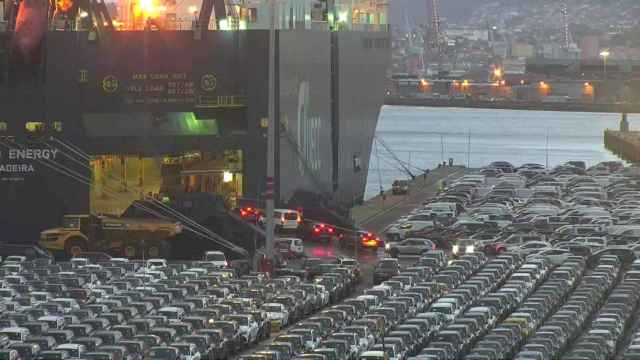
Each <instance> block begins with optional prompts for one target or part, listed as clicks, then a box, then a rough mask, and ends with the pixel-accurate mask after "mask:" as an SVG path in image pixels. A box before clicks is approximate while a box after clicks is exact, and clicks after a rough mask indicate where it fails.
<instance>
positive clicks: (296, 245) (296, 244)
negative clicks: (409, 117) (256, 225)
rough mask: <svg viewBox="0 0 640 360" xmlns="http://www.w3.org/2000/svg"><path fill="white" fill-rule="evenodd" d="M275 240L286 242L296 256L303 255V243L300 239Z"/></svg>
mask: <svg viewBox="0 0 640 360" xmlns="http://www.w3.org/2000/svg"><path fill="white" fill-rule="evenodd" d="M276 241H277V242H283V243H287V244H288V245H289V248H290V249H291V252H292V253H294V254H295V255H297V256H302V255H304V243H303V242H302V239H298V238H279V239H277V240H276Z"/></svg>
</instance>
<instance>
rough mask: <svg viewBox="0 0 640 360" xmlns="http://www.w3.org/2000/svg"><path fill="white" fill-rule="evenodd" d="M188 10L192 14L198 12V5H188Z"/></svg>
mask: <svg viewBox="0 0 640 360" xmlns="http://www.w3.org/2000/svg"><path fill="white" fill-rule="evenodd" d="M189 12H190V13H192V14H193V13H196V12H198V7H197V6H194V5H191V6H189Z"/></svg>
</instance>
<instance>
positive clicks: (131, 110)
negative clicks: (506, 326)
mask: <svg viewBox="0 0 640 360" xmlns="http://www.w3.org/2000/svg"><path fill="white" fill-rule="evenodd" d="M200 1H202V0H197V1H196V0H182V1H177V2H176V1H172V0H120V1H118V2H117V3H105V2H103V0H56V1H45V0H17V1H16V0H0V198H1V199H2V201H0V241H3V242H18V243H33V242H35V241H37V240H38V238H39V236H40V233H41V231H43V230H45V229H49V228H55V227H59V226H61V225H62V222H63V219H64V216H65V215H68V214H109V216H118V215H119V214H121V213H123V212H125V210H126V209H128V208H129V207H130V206H131V205H132V204H135V203H140V202H141V201H142V203H144V202H145V201H147V202H148V201H150V200H156V201H167V202H171V201H174V202H175V198H174V194H177V193H180V194H182V195H180V196H179V197H178V198H180V199H183V198H191V197H185V196H184V194H185V193H206V194H212V195H215V196H217V197H219V198H220V199H222V202H223V203H224V206H225V208H227V209H232V208H236V207H239V206H242V205H243V204H253V205H254V206H260V204H261V203H262V197H263V193H264V191H265V181H266V155H265V154H266V148H267V139H266V133H267V125H268V118H267V116H268V64H269V57H268V53H269V52H268V49H269V30H268V29H269V27H270V16H269V15H270V12H269V4H268V1H267V0H261V1H258V0H255V1H250V0H246V1H242V0H236V1H232V0H204V1H202V2H201V3H200ZM386 14H387V1H383V0H366V1H365V0H356V1H352V0H349V1H339V0H278V1H277V2H276V15H275V27H276V29H277V30H276V42H275V44H274V46H275V49H276V89H277V91H276V114H277V119H276V121H275V126H276V134H277V146H276V189H275V194H276V195H275V196H276V197H275V198H276V202H277V203H279V204H278V205H280V206H289V207H293V206H295V207H298V208H303V209H307V208H309V209H311V208H314V207H317V206H319V205H321V206H322V207H325V208H327V209H332V211H335V212H336V213H339V214H343V215H344V212H343V211H342V212H341V211H340V209H345V208H348V207H350V206H351V205H352V204H353V203H354V202H357V201H359V200H361V199H362V197H363V194H364V190H365V183H366V176H367V168H368V165H369V157H370V152H371V145H372V141H373V137H374V132H375V129H376V124H377V118H378V113H379V111H380V107H381V105H382V103H383V97H384V87H385V74H386V71H387V65H388V62H389V33H388V30H387V25H386V22H387V19H386ZM178 206H179V207H181V209H191V207H193V206H196V205H194V204H192V203H191V201H187V200H185V201H183V202H181V203H180V204H178ZM147 210H148V212H152V211H151V210H149V209H147ZM181 212H184V211H182V210H181ZM183 222H184V221H183ZM194 226H195V224H194ZM234 241H239V245H240V246H241V247H246V246H244V245H246V244H243V243H242V241H241V240H234ZM247 241H249V240H247Z"/></svg>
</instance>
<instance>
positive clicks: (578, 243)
mask: <svg viewBox="0 0 640 360" xmlns="http://www.w3.org/2000/svg"><path fill="white" fill-rule="evenodd" d="M498 165H500V167H504V168H505V169H504V170H503V169H499V168H495V167H494V166H493V165H492V166H489V167H488V168H487V169H484V170H483V171H481V172H480V174H473V175H466V176H463V177H462V178H460V179H458V180H456V181H454V182H452V183H451V184H450V185H449V186H447V187H446V189H445V190H444V191H443V192H441V193H439V194H438V195H437V196H436V197H434V198H433V199H430V200H428V201H426V202H425V203H424V204H422V205H421V206H420V207H418V208H417V209H415V210H414V211H412V212H411V214H409V215H408V216H406V217H403V218H401V219H399V220H398V221H397V222H396V223H394V224H392V225H391V226H390V227H389V228H387V229H386V231H385V233H384V235H385V240H386V241H387V244H388V248H391V249H394V248H398V249H399V251H394V254H390V255H393V256H395V255H403V253H407V254H408V253H411V252H412V251H413V252H414V253H420V252H422V251H427V250H426V248H427V247H428V246H430V245H431V244H435V245H436V247H438V248H443V249H447V250H449V251H451V254H452V255H453V256H454V257H455V258H457V257H461V256H464V255H465V254H466V253H473V252H477V251H483V252H485V253H488V254H492V255H495V254H502V253H512V252H513V253H517V254H519V256H522V257H525V258H526V260H527V262H537V261H543V262H544V263H545V264H547V265H546V267H547V269H546V270H545V271H543V272H542V273H541V274H542V275H543V276H542V277H536V278H535V279H530V278H527V277H523V276H522V274H519V273H518V272H519V271H518V272H516V273H514V274H512V276H514V278H513V279H511V278H509V280H508V281H507V283H505V284H504V285H503V287H504V290H503V289H502V287H501V288H500V289H499V290H498V291H496V292H495V294H493V293H492V294H490V295H491V296H485V298H483V299H476V300H475V301H472V302H470V303H465V305H464V306H465V309H467V311H469V310H470V309H471V308H473V307H478V306H481V305H482V306H487V307H489V308H491V309H492V310H493V311H494V313H495V317H496V319H497V327H495V328H492V326H491V325H489V326H488V327H482V328H480V329H479V330H478V331H477V332H471V333H469V334H470V335H469V337H468V338H465V337H463V340H462V342H461V343H460V344H459V346H447V345H445V346H442V348H435V349H432V348H431V346H430V347H429V348H426V349H423V351H422V353H421V354H419V355H418V356H417V357H416V358H418V359H449V358H456V357H459V358H469V359H483V360H484V359H504V358H514V357H518V358H520V359H549V358H559V357H562V358H564V357H568V358H571V359H576V360H577V359H582V360H584V359H598V360H599V359H604V358H610V357H613V356H615V355H616V354H615V350H616V347H619V346H621V345H622V344H624V343H625V342H626V340H627V337H628V335H629V331H628V327H627V326H631V325H630V324H629V322H630V321H631V319H632V318H633V313H634V312H635V311H636V305H637V296H636V295H633V296H627V297H626V300H625V305H624V306H622V305H619V304H618V302H619V301H621V298H622V296H620V295H619V294H621V293H629V292H630V291H632V289H634V288H635V286H636V284H635V281H636V280H635V279H638V278H640V273H637V272H636V270H635V269H634V267H633V266H634V265H631V264H632V261H633V260H634V259H635V258H636V257H637V256H636V254H637V253H640V251H639V250H640V245H638V244H639V241H640V237H639V236H640V226H638V224H640V220H638V219H640V215H638V214H639V213H638V210H637V209H638V208H640V179H639V178H638V177H637V176H636V175H635V174H634V173H633V172H625V171H624V167H622V166H619V164H617V163H603V164H600V165H598V166H596V167H594V168H593V169H590V170H585V168H586V167H585V166H583V164H582V163H580V162H572V163H568V164H565V165H563V166H559V167H556V168H554V169H545V167H544V166H540V165H537V164H525V165H523V166H522V167H520V168H515V167H514V166H512V165H510V164H506V163H505V164H498ZM503 165H504V166H503ZM492 170H496V171H495V172H492ZM446 207H449V210H448V211H447V210H446V209H445V208H446ZM434 209H442V212H443V214H442V215H441V214H439V213H438V211H434ZM412 246H413V249H411V247H412ZM404 249H407V250H405V251H403V250H404ZM388 253H389V251H388ZM634 264H635V263H634ZM630 265H631V271H627V270H629V266H630ZM637 266H638V268H640V264H639V265H637ZM382 267H383V266H381V265H379V266H378V268H376V274H374V280H375V279H376V277H377V278H378V279H377V280H378V281H381V279H383V278H384V276H385V275H386V273H385V271H384V269H383V268H382ZM623 269H624V270H623ZM391 273H393V272H392V271H391ZM621 273H622V274H624V275H620V274H621ZM376 275H377V276H376ZM623 276H624V277H626V278H625V280H624V281H622V282H621V283H620V284H618V282H619V279H620V278H621V277H623ZM514 284H519V285H515V286H514ZM525 284H526V285H525ZM576 286H577V288H576ZM516 289H517V290H516ZM611 289H613V290H611ZM504 291H506V292H514V293H517V294H518V297H516V298H515V299H510V300H508V301H507V300H505V299H501V298H494V295H496V294H498V293H501V292H504ZM502 296H504V295H502ZM464 314H465V312H462V313H461V314H458V316H464ZM594 314H596V315H594ZM592 316H595V318H593V319H592ZM598 318H600V320H597V321H596V319H598ZM456 319H457V318H456ZM610 319H616V320H617V322H618V325H617V326H616V327H615V328H614V327H612V325H609V323H610V322H611V323H612V321H611V320H610ZM494 326H495V325H494ZM610 326H611V327H610ZM456 338H457V336H455V335H454V336H452V338H451V339H453V340H454V341H448V343H449V344H454V343H456V341H455V339H456ZM603 344H604V345H603ZM612 344H613V345H612ZM638 344H640V342H634V340H633V339H632V341H631V342H630V345H629V346H628V350H627V355H629V356H631V354H632V353H633V352H634V349H635V348H634V346H636V345H638ZM438 345H440V344H438ZM582 345H584V346H582ZM605 345H606V346H605ZM612 346H613V347H612ZM596 347H600V348H602V349H601V350H598V349H595V348H596ZM451 349H453V350H454V352H453V353H452V352H451V351H450V350H451ZM638 349H640V345H638ZM635 351H637V352H638V353H640V350H635ZM638 358H640V356H638Z"/></svg>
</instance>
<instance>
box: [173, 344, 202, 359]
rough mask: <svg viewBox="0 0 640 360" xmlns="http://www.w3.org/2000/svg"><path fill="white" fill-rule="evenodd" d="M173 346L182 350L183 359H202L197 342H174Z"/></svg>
mask: <svg viewBox="0 0 640 360" xmlns="http://www.w3.org/2000/svg"><path fill="white" fill-rule="evenodd" d="M171 346H172V347H175V348H177V349H178V350H180V355H182V356H181V359H182V360H200V359H201V358H202V355H201V354H200V351H198V348H197V347H196V345H195V344H192V343H173V344H171Z"/></svg>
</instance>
